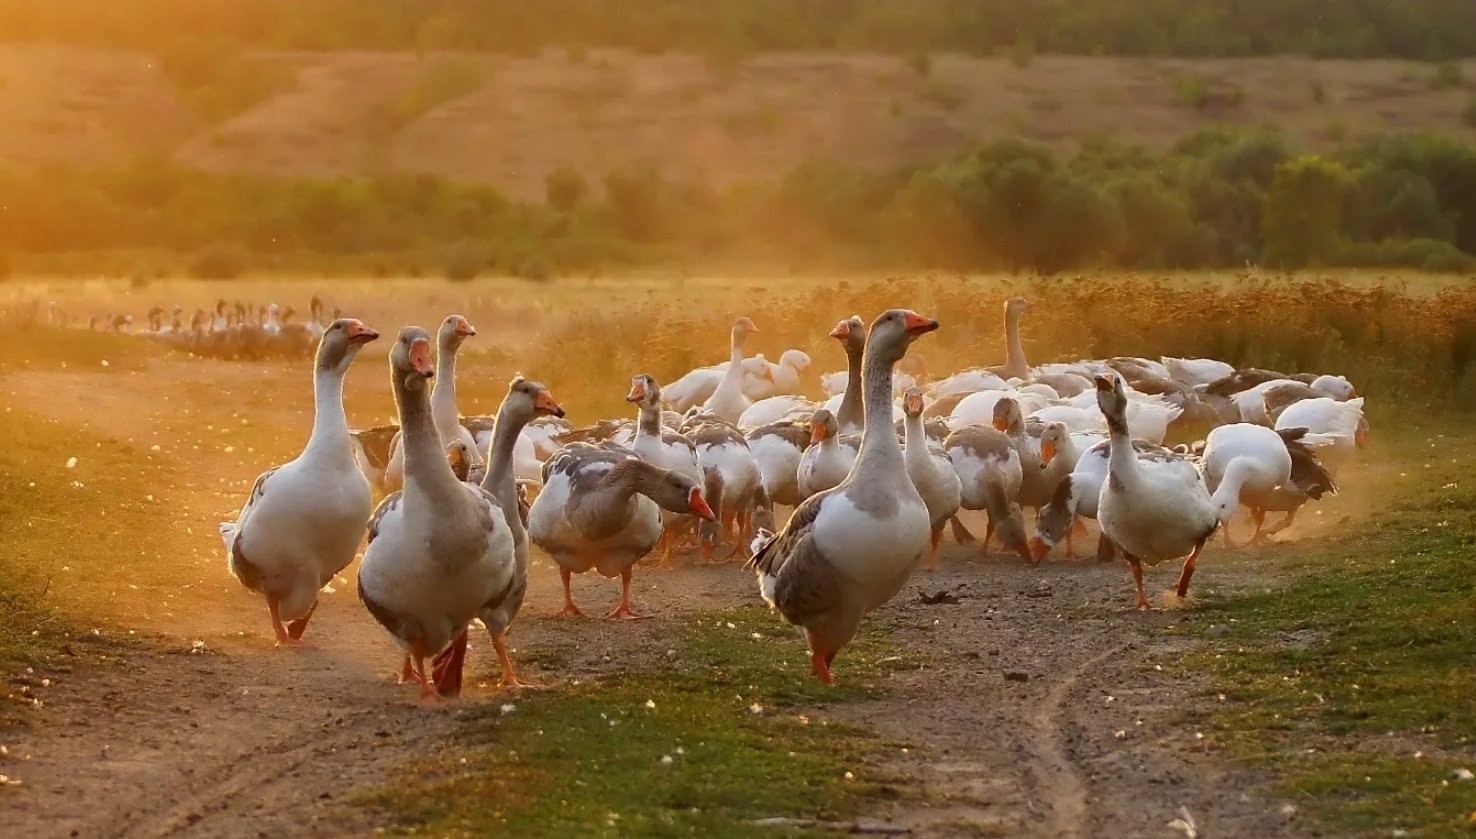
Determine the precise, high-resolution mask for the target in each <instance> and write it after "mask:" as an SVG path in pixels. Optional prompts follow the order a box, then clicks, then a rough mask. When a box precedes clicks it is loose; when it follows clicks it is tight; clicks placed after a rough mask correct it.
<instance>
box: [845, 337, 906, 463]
mask: <svg viewBox="0 0 1476 839" xmlns="http://www.w3.org/2000/svg"><path fill="white" fill-rule="evenodd" d="M886 350H887V348H886V347H885V346H884V345H883V343H882V342H880V341H877V340H875V339H873V340H872V341H871V342H870V343H869V344H868V345H867V347H866V358H865V361H864V362H863V365H862V367H863V370H862V376H861V378H862V387H863V388H864V390H865V394H866V401H865V402H864V403H863V408H864V411H863V414H862V420H863V422H864V424H865V426H866V430H865V431H864V432H863V434H862V437H861V451H860V453H859V454H858V456H857V458H856V466H857V468H860V467H861V466H862V465H863V464H865V465H872V464H876V465H878V466H882V467H884V468H885V467H891V466H898V465H900V464H901V463H902V446H901V445H900V444H899V443H898V442H897V429H896V426H894V425H892V365H893V363H895V361H894V359H892V358H891V357H890V355H888V354H887V351H886Z"/></svg>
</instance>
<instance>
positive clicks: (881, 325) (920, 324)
mask: <svg viewBox="0 0 1476 839" xmlns="http://www.w3.org/2000/svg"><path fill="white" fill-rule="evenodd" d="M938 325H939V324H938V322H937V321H936V320H933V319H932V318H928V317H923V316H922V315H920V314H918V313H917V312H914V311H912V310H911V309H888V310H887V311H885V312H882V313H881V314H880V315H878V316H877V318H876V320H874V321H872V322H871V330H870V332H869V333H868V336H867V339H866V344H867V346H868V347H872V346H874V347H875V350H874V352H875V353H876V357H875V358H876V361H879V362H882V363H884V364H887V365H888V366H890V365H894V364H896V363H897V362H899V361H901V360H902V357H903V356H905V355H907V348H908V347H910V346H912V342H913V341H916V340H917V339H918V338H921V337H922V336H924V335H926V334H928V333H929V332H932V331H934V330H936V329H937V328H938Z"/></svg>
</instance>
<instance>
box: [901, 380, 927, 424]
mask: <svg viewBox="0 0 1476 839" xmlns="http://www.w3.org/2000/svg"><path fill="white" fill-rule="evenodd" d="M922 412H923V392H922V389H921V388H916V387H910V388H908V389H907V391H906V392H905V393H903V394H902V413H904V414H906V415H907V416H909V417H920V416H922Z"/></svg>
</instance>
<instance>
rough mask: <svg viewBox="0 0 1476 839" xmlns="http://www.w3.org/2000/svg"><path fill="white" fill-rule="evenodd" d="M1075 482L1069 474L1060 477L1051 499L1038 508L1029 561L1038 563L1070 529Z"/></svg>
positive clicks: (1074, 504) (1073, 514)
mask: <svg viewBox="0 0 1476 839" xmlns="http://www.w3.org/2000/svg"><path fill="white" fill-rule="evenodd" d="M1076 491H1077V486H1076V483H1075V482H1074V481H1073V480H1072V476H1071V475H1067V476H1066V477H1064V478H1062V479H1061V482H1060V483H1059V484H1056V488H1055V490H1053V491H1052V492H1051V500H1050V501H1048V502H1046V505H1045V506H1044V507H1042V508H1040V512H1039V514H1038V515H1037V516H1036V517H1035V538H1033V539H1031V540H1030V544H1029V546H1028V547H1029V551H1030V553H1029V555H1028V558H1029V559H1030V561H1031V562H1035V563H1038V562H1040V561H1041V560H1042V559H1045V555H1046V554H1048V553H1050V552H1051V548H1054V547H1055V546H1056V543H1058V542H1060V541H1061V539H1062V538H1064V537H1065V536H1066V531H1068V530H1070V529H1071V522H1072V520H1073V519H1075V518H1076V515H1075V512H1074V511H1075V509H1076V503H1075V493H1076Z"/></svg>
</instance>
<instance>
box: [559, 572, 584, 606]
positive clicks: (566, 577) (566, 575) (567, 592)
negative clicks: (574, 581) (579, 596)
mask: <svg viewBox="0 0 1476 839" xmlns="http://www.w3.org/2000/svg"><path fill="white" fill-rule="evenodd" d="M573 576H574V575H573V573H571V572H570V571H569V569H567V568H560V569H559V578H560V579H562V580H563V581H564V611H562V612H560V613H559V614H561V615H563V616H564V617H566V618H582V617H584V613H583V612H581V611H579V607H578V606H575V605H574V591H573V590H572V589H571V588H570V579H571V578H572V577H573Z"/></svg>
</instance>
